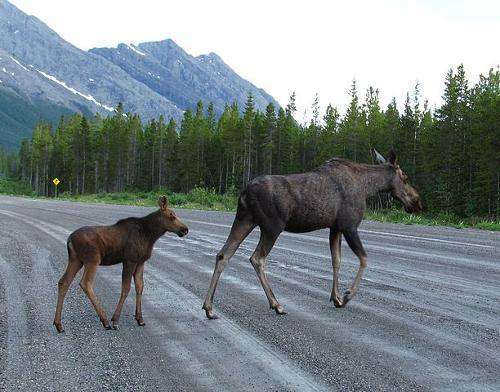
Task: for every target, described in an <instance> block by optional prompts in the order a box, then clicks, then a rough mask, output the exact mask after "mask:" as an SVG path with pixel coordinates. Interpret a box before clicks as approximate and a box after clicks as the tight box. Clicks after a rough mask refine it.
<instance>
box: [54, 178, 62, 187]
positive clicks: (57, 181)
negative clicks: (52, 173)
mask: <svg viewBox="0 0 500 392" xmlns="http://www.w3.org/2000/svg"><path fill="white" fill-rule="evenodd" d="M52 182H53V183H54V185H55V186H58V185H59V183H60V182H61V181H59V178H57V177H56V178H54V179H53V180H52Z"/></svg>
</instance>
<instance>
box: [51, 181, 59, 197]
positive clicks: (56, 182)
mask: <svg viewBox="0 0 500 392" xmlns="http://www.w3.org/2000/svg"><path fill="white" fill-rule="evenodd" d="M60 182H61V181H59V178H57V177H56V178H54V179H53V180H52V183H53V184H54V185H55V186H56V197H57V186H58V185H59V183H60Z"/></svg>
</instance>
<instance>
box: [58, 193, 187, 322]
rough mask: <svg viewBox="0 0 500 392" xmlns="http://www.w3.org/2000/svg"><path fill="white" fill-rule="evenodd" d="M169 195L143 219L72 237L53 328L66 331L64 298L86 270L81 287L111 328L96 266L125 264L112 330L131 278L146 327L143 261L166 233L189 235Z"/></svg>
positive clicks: (83, 229) (138, 314)
mask: <svg viewBox="0 0 500 392" xmlns="http://www.w3.org/2000/svg"><path fill="white" fill-rule="evenodd" d="M167 204H168V200H167V197H166V196H162V197H160V199H159V205H160V209H159V210H158V211H155V212H153V213H151V214H149V215H147V216H144V217H142V218H126V219H122V220H120V221H118V222H116V223H115V224H114V225H111V226H85V227H81V228H79V229H78V230H76V231H74V232H73V233H71V234H70V236H69V237H68V241H67V247H68V266H67V268H66V272H64V275H63V276H62V277H61V279H60V280H59V293H58V298H57V306H56V314H55V317H54V325H55V327H56V329H57V332H64V328H63V326H62V321H61V314H62V308H63V302H64V297H65V296H66V293H67V291H68V288H69V285H70V284H71V282H72V281H73V279H74V277H75V275H76V273H77V272H78V271H79V270H80V269H81V268H82V267H84V272H83V277H82V280H81V281H80V287H81V288H82V290H83V291H84V292H85V294H86V295H87V297H89V299H90V302H92V305H93V306H94V308H95V310H96V312H97V315H98V316H99V319H100V320H101V323H102V325H103V326H104V328H106V329H111V326H110V324H109V321H108V318H107V316H106V313H105V312H104V310H103V308H102V306H101V305H100V304H99V302H98V300H97V297H96V295H95V293H94V290H93V288H92V286H93V283H94V279H95V275H96V272H97V267H98V266H99V265H114V264H118V263H123V272H122V290H121V296H120V300H119V301H118V305H117V306H116V310H115V312H114V314H113V317H112V318H111V321H112V323H113V328H114V329H118V323H119V320H120V314H121V310H122V307H123V303H124V302H125V299H126V298H127V295H128V293H129V291H130V286H131V280H132V276H133V277H134V282H135V290H136V306H135V319H136V321H137V323H138V324H139V325H140V326H143V325H145V323H144V319H143V318H142V306H141V299H142V290H143V288H144V277H143V274H144V262H145V261H146V260H147V259H149V258H150V257H151V251H152V250H153V245H154V243H155V242H156V241H157V240H158V238H160V237H161V236H162V235H163V234H165V232H167V231H168V232H173V233H176V234H177V235H178V236H179V237H183V236H184V235H186V234H187V233H188V228H187V226H186V225H185V224H184V223H182V222H181V221H180V220H179V219H178V218H177V217H176V216H175V213H174V211H172V210H171V209H169V208H167Z"/></svg>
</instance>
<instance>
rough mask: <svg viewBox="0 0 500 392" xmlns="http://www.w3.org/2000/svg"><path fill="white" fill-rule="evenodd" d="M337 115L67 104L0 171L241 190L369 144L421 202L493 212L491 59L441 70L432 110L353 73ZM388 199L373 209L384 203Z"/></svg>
mask: <svg viewBox="0 0 500 392" xmlns="http://www.w3.org/2000/svg"><path fill="white" fill-rule="evenodd" d="M349 94H350V104H349V106H348V108H347V110H346V112H345V113H344V114H340V113H339V111H338V110H337V108H336V107H335V106H332V105H328V107H327V108H326V112H325V113H319V99H318V97H317V96H316V97H315V100H314V102H313V104H312V107H311V114H312V115H311V120H310V121H309V122H308V123H306V124H299V123H298V122H297V121H296V120H295V118H296V114H297V113H296V107H295V94H292V95H291V97H290V99H289V102H288V104H287V105H286V107H285V108H277V107H275V106H274V105H273V104H269V105H268V106H267V108H266V110H265V112H260V111H258V110H256V108H255V107H254V103H253V98H252V96H251V95H249V96H248V99H247V102H246V105H245V107H244V108H240V107H238V106H237V105H236V104H233V105H229V104H228V105H227V106H226V107H225V110H224V112H223V113H222V114H220V115H219V116H217V115H216V113H215V111H214V107H213V105H212V104H211V103H208V105H206V106H205V104H204V103H203V102H202V101H200V102H198V105H197V108H196V110H186V111H185V113H184V117H183V119H182V121H181V123H180V124H177V123H176V122H175V121H174V120H173V119H165V118H163V117H160V118H158V119H154V120H150V121H148V122H142V121H141V118H140V117H139V116H138V115H137V114H133V113H125V110H124V107H123V105H122V104H119V105H118V107H117V110H116V113H115V114H114V115H113V116H110V117H108V118H102V117H100V116H99V115H96V116H95V117H91V118H89V117H85V116H83V115H81V114H74V115H69V116H64V117H61V119H60V121H59V123H58V124H56V125H54V126H52V125H51V124H49V123H47V122H40V123H38V125H37V126H36V127H35V129H34V130H33V135H32V138H31V140H28V139H25V140H23V142H22V144H21V148H20V150H19V153H18V155H16V156H12V155H9V154H7V153H2V152H0V174H4V175H7V176H11V177H16V178H19V179H22V180H23V181H25V182H26V183H28V184H29V185H30V187H31V189H32V191H33V192H34V193H35V194H37V195H45V196H51V195H53V194H54V189H55V187H54V186H53V185H52V182H51V181H52V179H53V178H54V177H57V178H59V179H60V180H61V184H60V185H59V187H58V191H59V193H71V194H86V193H101V192H123V191H129V192H135V191H154V190H159V189H169V190H172V191H176V192H187V191H190V190H191V189H193V188H195V187H201V188H205V189H211V190H214V191H215V192H217V193H220V194H222V193H232V194H237V193H238V192H239V190H241V189H242V188H243V187H244V186H245V185H246V184H247V183H248V182H249V181H250V180H251V179H252V178H254V177H256V176H258V175H261V174H286V173H296V172H303V171H307V170H309V169H312V168H314V167H316V166H318V165H320V164H321V163H322V162H324V161H325V160H327V159H329V158H331V157H334V156H336V157H344V158H348V159H352V160H355V161H357V162H365V163H372V162H373V156H372V153H371V151H372V148H376V149H377V150H378V151H380V152H381V153H386V152H388V151H389V150H391V149H392V150H394V151H395V152H396V153H397V155H398V157H399V163H400V165H401V167H402V168H403V170H404V171H405V172H406V174H407V175H408V177H409V179H410V182H411V183H412V184H413V185H415V186H416V188H417V189H418V190H419V191H420V193H421V194H422V196H423V199H424V202H425V206H426V209H427V210H428V211H430V212H435V213H449V214H453V215H455V216H458V217H473V216H474V217H484V218H488V219H497V220H498V219H499V216H500V73H499V69H498V68H497V69H496V70H495V69H491V70H490V71H489V73H488V74H487V75H481V76H480V77H479V81H478V82H477V83H476V84H475V85H472V86H470V85H469V82H468V80H467V78H466V75H465V71H464V67H463V66H462V65H461V66H459V67H458V68H457V69H456V70H450V71H449V72H448V73H447V75H446V78H445V83H444V92H443V103H442V105H441V106H440V107H438V108H433V109H432V110H431V108H429V106H428V104H427V102H426V101H424V102H421V97H420V93H419V90H418V85H417V86H415V90H414V91H413V92H411V93H408V94H407V97H406V100H405V102H404V105H403V106H402V111H400V110H398V105H397V103H396V100H395V99H393V100H392V101H391V102H390V103H389V105H388V106H387V107H386V108H381V106H380V102H379V91H378V90H376V89H374V88H371V87H370V88H369V89H368V90H367V91H366V93H365V94H364V96H360V94H359V92H358V90H357V86H356V83H355V81H354V82H353V83H352V86H351V89H350V92H349ZM391 203H392V201H391V200H390V199H389V198H387V197H379V198H377V199H376V200H371V201H370V206H371V208H381V207H384V208H385V207H387V206H388V205H391Z"/></svg>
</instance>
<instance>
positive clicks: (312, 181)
mask: <svg viewBox="0 0 500 392" xmlns="http://www.w3.org/2000/svg"><path fill="white" fill-rule="evenodd" d="M381 159H382V160H383V164H381V165H366V164H361V163H355V162H351V161H348V160H345V159H336V158H334V159H330V160H329V161H327V162H325V163H324V164H323V165H321V166H320V167H318V168H316V169H315V170H313V171H310V172H307V173H301V174H292V175H284V176H283V175H267V176H261V177H257V178H255V179H254V180H253V181H251V182H250V183H249V184H248V186H247V187H246V189H245V190H244V191H243V192H241V195H240V198H239V201H238V209H237V212H236V217H235V219H234V222H233V225H232V228H231V232H230V233H229V237H228V239H227V241H226V243H225V245H224V247H223V248H222V250H221V251H220V252H219V253H218V254H217V257H216V263H215V270H214V274H213V276H212V280H211V282H210V287H209V289H208V293H207V296H206V298H205V302H204V304H203V309H205V312H206V315H207V317H208V318H215V314H214V313H213V310H212V304H213V297H214V293H215V289H216V287H217V283H218V281H219V277H220V275H221V273H222V271H223V270H224V268H225V266H226V265H227V263H228V262H229V259H230V258H231V257H232V255H233V254H234V252H235V251H236V250H237V249H238V247H239V245H240V244H241V242H242V241H243V240H244V239H245V238H246V236H247V235H248V234H249V233H250V232H251V231H252V230H253V229H254V228H255V227H256V226H259V227H260V231H261V236H260V241H259V244H258V245H257V248H256V249H255V252H254V253H253V255H252V257H251V258H250V262H251V263H252V265H253V267H254V269H255V271H256V273H257V276H258V278H259V280H260V282H261V284H262V287H263V289H264V291H265V293H266V295H267V298H268V300H269V305H270V307H271V308H272V309H274V310H275V311H276V313H278V314H283V313H285V311H284V308H283V306H282V305H280V304H279V303H278V301H277V300H276V297H275V296H274V294H273V292H272V290H271V286H270V284H269V282H268V280H267V276H266V274H265V272H264V266H265V258H266V256H267V255H268V254H269V252H270V251H271V249H272V247H273V245H274V243H275V241H276V240H277V238H278V236H279V235H280V233H281V232H282V231H289V232H294V233H304V232H309V231H313V230H318V229H324V228H330V251H331V254H332V265H333V288H332V293H331V296H330V300H331V301H333V302H334V304H335V306H337V307H342V306H345V305H346V304H347V302H348V301H350V300H351V299H352V297H353V296H354V295H355V293H356V292H357V290H358V287H359V283H360V280H361V276H362V274H363V270H364V268H365V267H366V264H367V257H366V252H365V250H364V249H363V245H362V244H361V240H360V238H359V236H358V226H359V224H360V223H361V220H362V219H363V215H364V212H365V210H366V198H367V197H368V196H371V195H375V194H376V193H377V192H383V191H385V192H390V193H391V194H392V195H393V196H394V197H396V198H397V199H399V200H400V201H401V202H402V203H403V205H404V207H405V209H406V210H407V211H408V212H418V211H420V210H421V209H422V203H421V200H420V196H419V194H418V192H417V191H416V190H415V189H414V188H413V187H412V186H411V185H409V184H408V183H407V177H406V175H405V174H404V173H403V171H402V170H401V168H400V167H399V166H398V165H397V163H396V156H395V154H394V153H391V154H390V155H389V157H388V159H387V161H385V160H384V158H383V157H381ZM341 235H344V238H345V239H346V240H347V243H348V244H349V246H350V248H351V250H352V251H353V252H354V253H355V254H356V256H358V258H359V260H360V267H359V270H358V273H357V275H356V277H355V279H354V282H353V284H352V286H351V288H350V289H349V290H347V291H346V292H345V293H344V296H343V298H341V297H340V295H339V289H338V286H339V284H338V272H339V269H340V241H341Z"/></svg>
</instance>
